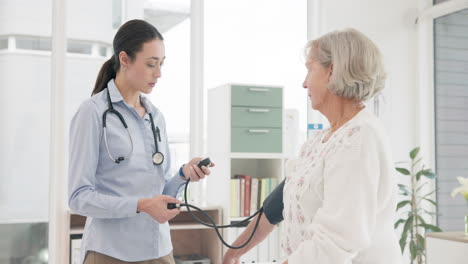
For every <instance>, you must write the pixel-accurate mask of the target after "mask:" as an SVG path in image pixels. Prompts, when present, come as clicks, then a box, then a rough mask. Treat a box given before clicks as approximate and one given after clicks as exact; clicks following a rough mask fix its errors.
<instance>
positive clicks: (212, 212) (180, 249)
mask: <svg viewBox="0 0 468 264" xmlns="http://www.w3.org/2000/svg"><path fill="white" fill-rule="evenodd" d="M201 209H203V210H204V211H205V212H206V213H207V214H208V215H209V216H210V217H211V218H213V220H214V221H215V222H216V224H221V220H222V209H221V208H220V207H217V206H210V207H203V208H201ZM192 213H193V214H194V215H195V216H197V217H199V218H200V219H202V220H204V218H203V216H202V215H201V214H200V213H199V212H193V210H192ZM204 221H207V220H204ZM85 223H86V217H85V216H81V215H78V214H74V213H70V229H69V234H68V236H69V237H70V258H69V259H70V264H74V263H75V262H73V260H74V259H76V257H75V256H76V254H79V253H80V251H79V248H80V244H81V237H82V235H83V231H84V225H85ZM169 226H170V230H171V238H172V246H173V248H174V252H173V253H174V256H182V255H193V254H196V255H202V256H206V257H208V258H209V259H210V260H211V263H212V264H220V263H222V257H223V255H222V248H221V242H219V239H218V236H217V235H216V233H215V231H214V230H213V229H212V228H209V227H206V226H204V225H201V224H199V223H197V222H194V220H193V219H192V218H191V216H190V215H189V213H188V211H187V209H185V208H182V209H181V212H180V214H178V215H177V216H176V217H174V218H173V219H171V220H170V221H169ZM78 257H79V256H78Z"/></svg>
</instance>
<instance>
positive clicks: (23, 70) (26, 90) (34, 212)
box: [0, 52, 103, 223]
mask: <svg viewBox="0 0 468 264" xmlns="http://www.w3.org/2000/svg"><path fill="white" fill-rule="evenodd" d="M102 63H103V59H96V58H86V57H84V56H81V57H80V56H69V57H68V58H67V62H66V67H67V68H66V88H65V106H66V109H65V111H66V113H65V119H66V120H67V122H66V125H65V128H64V129H66V131H67V132H66V135H67V138H68V127H69V122H70V120H71V117H72V116H73V114H74V113H75V111H76V109H77V107H78V105H79V104H80V103H81V102H82V101H83V100H84V99H86V98H88V97H89V96H90V94H91V91H92V88H93V86H94V82H95V79H96V72H98V70H99V68H100V67H101V65H102ZM0 69H3V70H2V71H0V86H1V96H0V106H1V108H0V111H1V112H0V122H1V123H2V124H5V126H6V127H2V129H1V130H0V146H2V147H1V149H0V178H1V183H0V211H1V212H2V214H1V215H0V223H5V222H45V221H47V219H48V196H49V190H48V186H49V185H48V178H49V129H50V76H51V75H50V57H49V55H47V52H44V54H43V55H32V54H29V53H26V54H20V53H13V54H6V53H4V54H0ZM25 75H26V77H27V78H25ZM65 155H68V154H67V153H65ZM64 177H67V176H66V175H64Z"/></svg>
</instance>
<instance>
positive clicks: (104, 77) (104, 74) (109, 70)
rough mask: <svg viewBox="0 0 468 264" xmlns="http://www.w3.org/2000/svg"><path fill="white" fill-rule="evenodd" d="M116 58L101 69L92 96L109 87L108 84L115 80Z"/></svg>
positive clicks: (108, 61) (113, 57)
mask: <svg viewBox="0 0 468 264" xmlns="http://www.w3.org/2000/svg"><path fill="white" fill-rule="evenodd" d="M115 64H116V63H115V56H114V55H112V57H111V58H110V59H109V60H107V61H106V62H105V63H104V64H103V65H102V67H101V70H100V71H99V74H98V77H97V79H96V84H95V85H94V90H93V93H92V94H91V96H93V95H95V94H97V93H99V92H101V91H102V90H104V88H106V87H107V83H108V82H109V81H110V80H111V79H114V78H115V75H116V69H115Z"/></svg>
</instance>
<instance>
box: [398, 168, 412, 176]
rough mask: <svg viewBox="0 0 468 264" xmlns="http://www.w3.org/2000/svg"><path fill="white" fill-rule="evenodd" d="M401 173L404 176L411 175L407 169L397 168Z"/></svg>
mask: <svg viewBox="0 0 468 264" xmlns="http://www.w3.org/2000/svg"><path fill="white" fill-rule="evenodd" d="M395 169H396V170H397V171H398V172H399V173H401V174H403V175H410V172H409V170H407V169H405V168H395Z"/></svg>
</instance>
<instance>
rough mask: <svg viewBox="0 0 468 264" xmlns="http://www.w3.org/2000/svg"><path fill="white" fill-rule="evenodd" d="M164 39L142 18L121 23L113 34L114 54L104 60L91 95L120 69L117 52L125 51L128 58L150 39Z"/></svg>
mask: <svg viewBox="0 0 468 264" xmlns="http://www.w3.org/2000/svg"><path fill="white" fill-rule="evenodd" d="M156 39H159V40H164V39H163V37H162V35H161V33H159V31H158V30H157V29H156V28H155V27H154V26H153V25H151V24H150V23H148V22H146V21H144V20H139V19H135V20H130V21H128V22H127V23H125V24H123V25H122V26H121V27H120V28H119V30H118V31H117V33H116V34H115V37H114V41H113V42H112V46H113V49H114V54H113V55H112V57H111V58H110V59H109V60H108V61H106V62H105V63H104V64H103V65H102V67H101V70H100V71H99V74H98V77H97V79H96V84H95V85H94V90H93V93H92V94H91V95H95V94H97V93H99V92H101V91H102V90H104V88H106V87H107V83H108V82H109V81H110V80H111V79H113V78H115V76H116V74H117V72H118V71H119V70H120V60H119V53H120V52H121V51H125V53H127V55H128V57H129V58H130V60H134V59H135V56H136V54H137V53H138V52H139V51H140V50H141V49H142V47H143V44H144V43H146V42H149V41H152V40H156Z"/></svg>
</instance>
